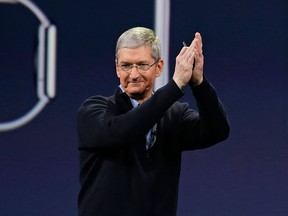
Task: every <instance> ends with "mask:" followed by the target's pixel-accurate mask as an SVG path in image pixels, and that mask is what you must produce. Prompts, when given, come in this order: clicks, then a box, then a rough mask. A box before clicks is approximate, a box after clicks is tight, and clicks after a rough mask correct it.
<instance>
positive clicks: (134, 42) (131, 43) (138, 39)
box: [115, 27, 161, 60]
mask: <svg viewBox="0 0 288 216" xmlns="http://www.w3.org/2000/svg"><path fill="white" fill-rule="evenodd" d="M143 45H148V46H149V47H150V48H151V55H152V57H153V58H154V59H155V60H158V59H160V58H161V45H160V41H159V39H158V37H157V36H156V35H155V33H154V31H153V30H152V29H149V28H145V27H134V28H131V29H128V30H127V31H125V32H124V33H123V34H122V35H120V37H119V38H118V40H117V44H116V50H115V58H116V60H117V59H118V57H119V56H118V50H119V49H121V48H131V49H135V48H138V47H140V46H143Z"/></svg>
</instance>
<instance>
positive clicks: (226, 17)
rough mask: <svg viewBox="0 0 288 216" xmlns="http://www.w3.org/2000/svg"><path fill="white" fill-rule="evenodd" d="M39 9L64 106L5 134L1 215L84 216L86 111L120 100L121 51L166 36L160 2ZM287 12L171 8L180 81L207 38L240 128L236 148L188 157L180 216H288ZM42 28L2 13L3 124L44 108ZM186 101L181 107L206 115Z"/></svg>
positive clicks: (269, 7)
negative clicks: (52, 35)
mask: <svg viewBox="0 0 288 216" xmlns="http://www.w3.org/2000/svg"><path fill="white" fill-rule="evenodd" d="M35 3H36V4H37V5H38V6H39V7H40V8H41V9H42V10H43V11H44V12H45V14H46V15H47V16H48V17H49V19H50V20H51V21H52V22H53V23H55V24H56V26H57V28H58V58H57V72H58V74H57V97H56V98H55V99H54V100H53V101H52V102H51V103H49V104H48V106H47V107H46V108H45V109H44V110H43V111H42V112H41V113H40V115H38V116H37V117H36V118H35V119H34V120H33V121H31V122H30V123H29V124H27V125H25V126H24V127H21V128H19V129H16V130H13V131H9V132H2V133H0V215H1V216H2V215H3V216H19V215H25V216H26V215H27V216H38V215H42V216H63V215H65V216H72V215H77V195H78V190H79V182H78V174H79V164H78V152H77V134H76V114H77V109H78V107H79V105H80V103H81V102H82V101H83V100H84V99H85V98H87V97H89V96H91V95H94V94H104V95H110V94H112V93H113V92H114V90H115V87H116V85H118V79H117V77H116V75H115V68H114V48H115V42H116V39H117V38H118V36H119V35H120V34H121V33H122V32H123V31H125V30H126V29H128V28H130V27H134V26H146V27H150V28H154V1H153V0H145V1H144V0H143V1H135V0H126V1H117V0H111V1H76V0H70V1H59V0H49V1H48V0H37V1H35ZM287 12H288V2H287V0H274V1H272V0H269V1H268V0H254V1H251V0H249V1H248V0H244V1H224V0H220V1H219V0H218V1H214V0H209V1H207V0H203V1H194V2H193V1H191V0H177V1H176V0H174V1H171V26H170V30H171V33H170V59H169V65H166V67H168V66H169V70H170V77H171V75H172V72H173V68H174V62H175V57H176V55H177V54H178V52H179V50H180V49H181V46H182V41H183V40H185V41H186V42H187V43H188V42H191V40H192V38H193V36H194V33H195V31H199V32H200V33H201V34H202V36H203V42H204V55H205V73H206V76H207V77H208V79H209V80H210V81H211V82H212V83H213V85H214V86H215V88H216V90H217V92H218V94H219V96H220V97H221V100H222V102H223V103H224V106H225V108H226V109H227V112H228V115H229V119H230V122H231V135H230V137H229V139H228V140H226V141H224V142H222V143H221V144H219V145H216V146H214V147H211V148H209V149H205V150H199V151H194V152H186V153H184V155H183V169H182V176H181V184H180V191H179V208H178V216H187V215H197V216H215V215H217V216H231V215H233V216H243V215H245V216H246V215H247V216H258V215H261V216H271V215H273V216H276V215H277V216H286V215H288V206H287V204H288V195H287V194H288V187H287V182H288V145H287V144H288V142H287V141H288V106H287V100H288V96H287V95H288V94H287V93H288V87H287V84H288V79H287V62H288V42H287V39H288V38H287V35H288V34H287V33H288V32H287V30H288V28H287V23H288V16H287V15H288V13H287ZM38 24H39V22H38V20H37V19H36V18H35V16H34V15H32V13H31V12H30V11H28V10H27V9H26V8H24V7H23V6H21V5H18V6H15V5H9V4H0V76H1V78H0V100H1V106H0V121H1V122H6V121H8V120H12V119H15V118H17V117H19V116H21V115H23V114H24V113H26V112H27V111H28V110H29V109H30V108H31V107H32V106H33V105H34V104H35V103H36V101H37V98H36V90H35V86H36V85H35V82H34V81H35V67H34V66H35V65H34V62H35V59H34V54H35V48H36V47H35V45H36V42H35V41H36V36H37V27H38ZM185 92H186V94H185V96H184V97H183V98H182V99H181V100H187V101H189V103H191V105H192V106H195V104H194V100H193V99H191V98H190V92H189V90H188V89H185ZM163 184H165V182H163Z"/></svg>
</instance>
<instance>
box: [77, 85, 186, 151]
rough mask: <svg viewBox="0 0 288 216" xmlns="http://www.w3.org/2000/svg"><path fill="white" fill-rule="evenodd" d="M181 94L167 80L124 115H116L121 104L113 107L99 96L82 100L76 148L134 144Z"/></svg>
mask: <svg viewBox="0 0 288 216" xmlns="http://www.w3.org/2000/svg"><path fill="white" fill-rule="evenodd" d="M167 95H169V97H167ZM182 95H183V92H182V91H181V90H180V89H179V88H178V86H177V85H176V83H175V82H174V81H173V80H171V81H170V82H169V83H167V84H166V85H165V86H163V87H162V88H160V89H158V90H157V91H156V92H155V94H154V95H153V96H152V97H151V98H149V99H147V100H146V101H145V102H143V103H142V104H141V106H139V107H137V108H135V109H132V110H130V111H127V112H125V113H119V106H121V105H119V103H124V102H123V101H122V102H117V103H116V104H115V103H114V102H112V101H111V100H109V99H108V98H106V97H102V96H95V97H92V98H90V99H88V100H86V101H85V102H84V103H83V104H82V105H81V107H80V109H79V112H78V135H79V143H80V146H79V148H82V149H99V148H100V149H113V148H119V147H123V146H127V145H131V144H135V143H138V142H139V137H141V136H142V137H143V139H144V138H145V134H146V133H147V132H148V130H150V129H151V128H152V127H153V125H154V124H155V123H156V122H157V121H159V119H160V118H161V117H162V116H163V115H164V113H165V112H166V110H167V109H168V108H169V107H170V106H171V105H172V104H173V103H174V102H175V101H177V100H178V99H179V98H180V97H181V96H182ZM121 96H126V95H121ZM121 96H120V97H121ZM128 100H129V99H128Z"/></svg>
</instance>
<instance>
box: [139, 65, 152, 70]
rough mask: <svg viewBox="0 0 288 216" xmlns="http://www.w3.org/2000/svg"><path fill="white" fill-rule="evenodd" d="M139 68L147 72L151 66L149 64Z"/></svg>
mask: <svg viewBox="0 0 288 216" xmlns="http://www.w3.org/2000/svg"><path fill="white" fill-rule="evenodd" d="M138 68H139V69H140V70H143V71H146V70H148V69H149V65H148V64H139V65H138Z"/></svg>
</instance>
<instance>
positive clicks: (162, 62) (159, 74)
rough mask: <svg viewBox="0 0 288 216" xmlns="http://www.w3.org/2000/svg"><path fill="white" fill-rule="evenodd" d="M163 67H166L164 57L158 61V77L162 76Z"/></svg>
mask: <svg viewBox="0 0 288 216" xmlns="http://www.w3.org/2000/svg"><path fill="white" fill-rule="evenodd" d="M163 68H164V61H163V59H160V60H159V61H158V63H157V68H156V74H155V76H156V77H159V76H161V74H162V71H163Z"/></svg>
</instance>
